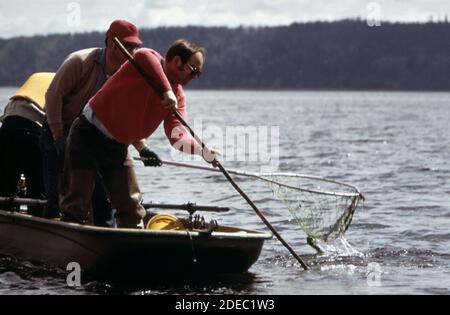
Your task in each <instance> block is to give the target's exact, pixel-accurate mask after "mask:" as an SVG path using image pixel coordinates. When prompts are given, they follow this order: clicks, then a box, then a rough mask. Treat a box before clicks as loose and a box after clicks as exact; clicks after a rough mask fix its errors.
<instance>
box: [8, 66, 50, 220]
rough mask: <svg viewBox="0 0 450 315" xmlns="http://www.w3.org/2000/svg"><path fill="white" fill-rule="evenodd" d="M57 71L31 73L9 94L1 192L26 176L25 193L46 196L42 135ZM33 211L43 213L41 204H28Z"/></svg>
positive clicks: (12, 191)
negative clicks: (49, 93) (32, 205)
mask: <svg viewBox="0 0 450 315" xmlns="http://www.w3.org/2000/svg"><path fill="white" fill-rule="evenodd" d="M54 76H55V74H54V73H50V72H40V73H35V74H33V75H31V76H30V77H29V78H28V79H27V80H26V81H25V83H24V84H23V85H22V86H21V87H20V89H19V90H18V91H17V92H16V93H15V94H14V95H13V96H12V97H11V98H10V101H9V103H8V105H6V108H5V110H4V113H3V115H2V116H1V117H0V122H2V126H1V127H0V148H1V150H0V174H1V179H0V196H2V197H11V196H15V195H17V193H18V191H17V190H18V182H19V180H20V179H21V175H22V174H23V175H24V176H25V182H26V186H25V187H23V188H26V197H28V198H37V199H43V198H44V183H43V179H42V158H41V151H40V146H39V138H40V135H41V131H42V123H43V121H44V117H45V113H44V110H43V108H44V103H45V92H46V91H47V88H48V86H49V85H50V82H51V81H52V79H53V77H54ZM29 210H30V213H31V214H33V215H37V216H41V215H42V208H41V207H31V208H29Z"/></svg>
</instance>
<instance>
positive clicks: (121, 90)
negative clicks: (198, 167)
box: [89, 48, 200, 153]
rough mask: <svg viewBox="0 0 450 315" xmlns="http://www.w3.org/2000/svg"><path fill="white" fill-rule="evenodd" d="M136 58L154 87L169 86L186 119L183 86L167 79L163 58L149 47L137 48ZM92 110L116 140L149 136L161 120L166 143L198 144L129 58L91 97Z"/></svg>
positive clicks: (180, 146) (193, 146)
mask: <svg viewBox="0 0 450 315" xmlns="http://www.w3.org/2000/svg"><path fill="white" fill-rule="evenodd" d="M134 59H135V60H136V62H137V63H138V64H139V65H140V66H141V67H142V68H143V69H144V70H145V72H146V73H147V74H148V75H149V76H151V78H152V81H153V83H154V84H155V85H156V89H158V90H159V91H161V92H166V91H168V90H170V89H172V90H173V92H174V93H175V95H176V96H177V100H178V112H179V113H180V115H181V116H182V117H183V118H184V119H186V120H187V113H186V102H185V97H184V91H183V87H182V86H181V85H179V84H177V85H172V86H171V84H170V83H169V80H168V79H167V77H166V75H165V73H164V70H163V63H164V59H163V58H162V57H161V55H160V54H158V53H157V52H156V51H154V50H152V49H146V48H143V49H139V50H137V51H136V52H135V54H134ZM89 104H90V106H91V108H92V111H93V112H94V114H95V115H96V117H97V118H98V119H99V120H100V122H101V123H102V124H103V125H104V126H105V128H106V129H107V130H108V132H109V133H110V134H111V135H112V136H113V137H114V139H116V140H117V141H118V142H120V143H123V144H131V143H134V142H135V141H138V140H140V139H144V138H147V137H149V136H150V135H151V134H152V133H153V132H154V131H155V130H156V129H157V128H158V126H159V125H160V124H161V122H162V121H164V130H165V133H166V136H167V138H168V139H169V140H170V143H171V144H172V145H173V146H174V145H175V144H176V148H177V149H179V150H181V151H185V152H186V150H191V151H190V152H192V153H193V152H194V149H196V150H198V148H199V147H200V146H199V145H198V144H197V142H196V141H195V140H194V139H193V138H192V137H191V136H190V134H189V133H188V132H187V130H186V129H185V128H184V127H183V126H182V124H181V122H180V121H179V120H178V119H176V118H175V117H174V116H173V115H172V114H171V113H170V112H169V111H168V110H166V109H165V108H164V106H163V105H162V103H161V99H160V97H159V95H158V94H157V92H156V91H155V89H153V88H150V86H149V85H148V84H147V83H146V81H145V80H144V79H143V78H142V76H141V75H140V74H139V73H138V72H137V70H136V69H135V68H134V66H133V65H132V64H131V63H130V62H126V63H125V64H124V65H123V66H122V67H121V68H120V69H119V70H118V71H117V73H116V74H114V76H112V77H111V78H110V79H109V80H108V81H107V83H106V84H105V85H104V86H103V87H102V88H101V89H100V90H99V91H98V92H97V94H96V95H95V96H94V97H92V98H91V100H90V101H89Z"/></svg>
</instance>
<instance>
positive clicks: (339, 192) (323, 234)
mask: <svg viewBox="0 0 450 315" xmlns="http://www.w3.org/2000/svg"><path fill="white" fill-rule="evenodd" d="M163 164H166V165H172V166H181V167H188V168H195V169H201V170H207V171H214V172H218V170H217V169H215V168H211V167H203V166H198V165H193V164H185V163H178V162H168V161H164V162H163ZM229 173H230V174H233V175H234V176H237V177H241V176H244V177H251V178H254V179H257V180H259V181H262V182H264V183H266V184H267V185H268V186H269V187H270V188H271V190H272V192H273V194H274V195H275V197H276V198H277V199H278V200H280V201H281V202H282V203H283V204H284V205H285V207H286V208H287V209H288V210H289V212H290V214H291V215H292V217H293V219H294V221H295V222H296V223H297V224H298V226H299V227H300V228H301V229H302V230H303V231H304V232H305V233H306V234H307V236H308V243H309V244H310V245H311V246H313V247H314V248H316V249H317V247H316V246H315V243H316V242H315V241H316V240H321V241H323V242H328V241H332V240H334V239H337V238H338V237H340V236H342V235H343V234H344V233H345V232H346V231H347V229H348V227H349V225H350V223H351V222H352V218H353V214H354V213H355V210H356V208H357V207H358V205H359V203H360V202H361V201H363V200H364V197H363V195H362V194H361V192H360V191H359V189H358V188H357V187H355V186H353V185H350V184H346V183H343V182H339V181H336V180H331V179H326V178H322V177H316V176H310V175H303V174H294V173H248V172H242V171H236V170H230V171H229Z"/></svg>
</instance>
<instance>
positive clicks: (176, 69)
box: [61, 40, 217, 228]
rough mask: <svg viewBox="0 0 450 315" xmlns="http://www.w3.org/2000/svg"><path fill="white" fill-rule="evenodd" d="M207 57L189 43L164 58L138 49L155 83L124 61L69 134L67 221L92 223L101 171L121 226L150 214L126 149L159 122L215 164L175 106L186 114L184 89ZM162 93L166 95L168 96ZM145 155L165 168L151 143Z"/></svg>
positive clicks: (177, 142)
mask: <svg viewBox="0 0 450 315" xmlns="http://www.w3.org/2000/svg"><path fill="white" fill-rule="evenodd" d="M205 55H206V53H205V50H204V49H203V48H199V47H197V46H196V45H195V44H193V43H191V42H188V41H186V40H178V41H176V42H175V43H173V44H172V46H171V47H170V48H169V50H168V52H167V54H166V58H165V59H164V58H163V57H162V56H161V55H160V54H159V53H157V52H156V51H154V50H151V49H139V50H137V51H136V52H135V54H134V58H135V60H136V62H137V63H138V64H139V65H140V66H141V67H142V68H143V69H144V70H145V71H146V73H147V74H148V75H149V76H150V77H151V78H152V81H153V82H154V84H155V86H154V88H151V87H149V86H148V85H147V83H146V81H145V80H144V79H143V78H142V76H141V75H140V74H139V73H138V72H137V71H136V69H135V68H134V67H133V65H132V64H131V63H129V62H126V63H125V64H124V65H123V66H122V67H121V68H120V69H119V71H118V72H117V73H116V74H115V75H114V76H113V77H111V78H110V79H109V80H108V82H107V83H106V84H105V85H104V86H103V87H102V88H101V89H100V90H99V91H98V92H97V94H96V95H95V96H94V97H92V98H91V99H90V100H89V102H88V104H87V105H86V107H85V108H84V110H83V114H82V115H81V116H80V118H79V119H77V120H76V121H75V122H74V124H73V126H72V128H71V131H70V133H69V137H68V146H67V151H66V160H65V177H66V182H65V183H64V184H65V187H66V189H65V191H64V193H63V194H62V198H61V199H62V200H61V212H62V220H63V221H68V222H76V223H80V224H85V223H86V222H87V219H88V216H89V212H90V210H91V202H90V198H91V195H92V191H93V187H94V182H95V174H96V173H97V172H99V173H100V175H101V176H102V178H103V181H104V184H105V187H106V190H107V191H108V193H109V196H110V199H111V202H112V204H113V205H114V206H115V207H116V208H117V214H116V220H117V225H118V227H126V228H136V227H140V226H142V218H143V217H144V216H145V214H146V213H145V209H144V208H143V207H142V206H141V205H140V201H141V197H140V191H139V187H138V184H137V180H136V175H135V172H134V169H133V164H132V161H131V159H130V157H129V156H128V146H129V145H130V144H132V143H135V142H136V141H138V140H140V139H145V138H147V137H149V136H150V135H151V134H152V133H153V132H154V131H155V130H156V129H157V128H158V126H159V125H160V124H161V122H164V129H165V133H166V136H167V138H168V139H169V141H170V143H171V144H172V145H173V146H174V147H176V148H177V149H179V150H181V151H183V152H187V153H190V154H198V155H201V156H203V157H205V160H208V162H210V163H212V164H213V165H215V164H216V163H217V160H216V154H217V152H215V151H214V150H208V152H204V151H203V150H202V148H201V146H200V144H198V143H197V142H196V141H195V140H194V139H193V138H192V137H191V136H190V134H189V133H188V132H187V131H186V130H185V129H184V127H182V124H181V123H180V121H179V120H177V119H176V118H175V116H174V115H173V114H172V112H173V111H174V110H177V111H178V112H179V113H180V115H181V116H183V118H184V119H187V117H186V102H185V96H184V91H183V86H184V85H186V84H187V83H188V82H189V81H191V80H193V79H195V78H197V77H199V76H200V74H201V70H202V68H203V63H204V60H205V57H206V56H205ZM159 92H161V93H162V94H163V98H162V99H161V98H160V97H159V94H158V93H159ZM139 153H140V155H141V157H143V158H144V160H146V165H148V166H159V165H161V161H160V160H159V158H158V157H157V156H156V154H154V153H153V152H152V151H150V150H149V149H148V147H146V146H145V147H143V148H141V149H140V150H139ZM206 157H208V158H206Z"/></svg>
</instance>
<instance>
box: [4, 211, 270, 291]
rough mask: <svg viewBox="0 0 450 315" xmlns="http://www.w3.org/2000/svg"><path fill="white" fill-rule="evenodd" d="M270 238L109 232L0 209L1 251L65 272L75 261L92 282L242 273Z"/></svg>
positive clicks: (229, 232) (227, 232)
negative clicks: (97, 280)
mask: <svg viewBox="0 0 450 315" xmlns="http://www.w3.org/2000/svg"><path fill="white" fill-rule="evenodd" d="M269 238H271V234H267V233H261V232H256V231H250V230H240V229H236V228H231V227H221V228H220V229H219V231H217V232H216V231H215V232H212V233H211V234H208V233H199V232H187V231H151V230H135V229H111V228H100V227H92V226H82V225H78V224H71V223H64V222H57V221H51V220H46V219H41V218H35V217H31V216H29V215H25V214H20V213H13V212H6V211H2V210H0V253H2V254H5V255H10V256H13V257H15V258H18V259H21V260H29V261H33V262H39V263H44V264H48V265H51V266H56V267H60V268H63V269H65V268H66V267H67V266H68V264H69V263H71V262H75V263H78V264H79V265H80V267H81V270H82V272H83V274H86V275H88V276H89V277H94V278H95V279H100V280H106V281H110V282H114V281H119V282H123V281H127V282H135V281H139V282H141V281H144V282H147V281H149V280H151V279H156V278H161V277H163V278H165V277H167V276H179V275H194V274H202V275H208V274H230V273H243V272H246V271H247V270H248V269H249V268H250V266H251V265H252V264H253V263H255V262H256V260H257V259H258V257H259V255H260V252H261V249H262V246H263V243H264V240H266V239H269Z"/></svg>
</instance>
